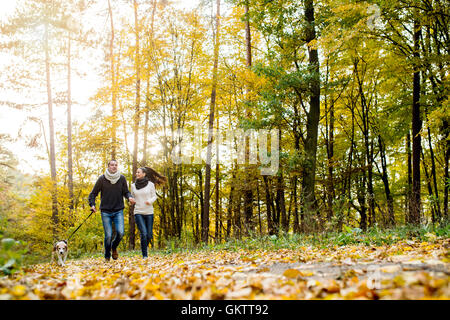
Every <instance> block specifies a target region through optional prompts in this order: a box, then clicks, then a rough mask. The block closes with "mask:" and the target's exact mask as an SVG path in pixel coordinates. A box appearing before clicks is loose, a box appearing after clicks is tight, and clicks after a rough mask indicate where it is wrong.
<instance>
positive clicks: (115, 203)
mask: <svg viewBox="0 0 450 320" xmlns="http://www.w3.org/2000/svg"><path fill="white" fill-rule="evenodd" d="M117 168H118V164H117V161H116V160H111V161H109V163H108V168H107V169H106V171H105V173H104V174H102V175H101V176H100V177H99V178H98V179H97V182H96V183H95V185H94V188H93V189H92V191H91V193H90V194H89V206H90V207H91V209H92V211H94V212H96V211H97V210H96V209H95V198H96V197H97V195H98V193H99V192H100V193H101V194H100V198H101V202H100V212H101V215H102V223H103V230H104V232H105V260H106V261H109V260H110V258H111V250H112V258H113V259H114V260H117V258H118V257H119V255H118V253H117V247H118V246H119V243H120V241H121V240H122V238H123V235H124V221H123V209H124V208H125V205H124V202H123V198H124V197H125V198H127V199H128V201H129V202H130V203H131V204H133V203H135V200H134V198H133V197H132V196H131V193H130V191H129V190H128V185H127V180H126V179H125V177H124V176H123V175H121V174H120V172H119V171H118V170H117ZM113 223H114V225H115V227H116V235H115V237H114V239H113V238H112V224H113Z"/></svg>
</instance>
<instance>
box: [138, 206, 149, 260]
mask: <svg viewBox="0 0 450 320" xmlns="http://www.w3.org/2000/svg"><path fill="white" fill-rule="evenodd" d="M134 218H135V221H136V224H137V227H138V229H139V233H140V236H141V251H142V256H143V257H144V258H146V257H147V255H148V251H147V247H148V243H149V242H150V241H151V240H153V214H136V215H135V216H134Z"/></svg>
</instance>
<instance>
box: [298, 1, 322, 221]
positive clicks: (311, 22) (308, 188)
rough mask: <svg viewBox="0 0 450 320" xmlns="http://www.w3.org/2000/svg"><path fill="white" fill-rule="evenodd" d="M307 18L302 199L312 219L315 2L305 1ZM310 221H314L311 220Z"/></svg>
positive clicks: (317, 101)
mask: <svg viewBox="0 0 450 320" xmlns="http://www.w3.org/2000/svg"><path fill="white" fill-rule="evenodd" d="M305 18H306V22H307V28H306V43H307V44H308V54H309V66H310V68H311V72H312V74H311V82H310V90H311V95H310V103H309V104H310V108H309V112H308V115H307V120H306V141H305V154H306V160H305V167H304V172H305V173H304V177H303V183H302V187H303V188H302V193H303V194H302V198H303V201H304V209H305V214H306V215H307V216H309V217H310V218H312V216H311V215H312V213H313V212H316V203H315V194H314V189H315V174H316V153H317V134H318V126H319V117H320V70H319V56H318V51H317V48H316V46H315V45H310V44H312V41H313V40H316V31H315V19H314V2H313V0H306V1H305ZM308 220H309V221H312V220H311V219H308ZM309 221H308V222H309Z"/></svg>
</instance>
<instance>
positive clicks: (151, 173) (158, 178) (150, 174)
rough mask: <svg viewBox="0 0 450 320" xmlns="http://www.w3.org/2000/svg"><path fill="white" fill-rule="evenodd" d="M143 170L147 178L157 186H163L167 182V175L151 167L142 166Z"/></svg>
mask: <svg viewBox="0 0 450 320" xmlns="http://www.w3.org/2000/svg"><path fill="white" fill-rule="evenodd" d="M141 170H142V171H143V172H144V173H145V176H146V177H147V179H148V180H150V181H151V182H153V183H154V184H155V186H162V185H163V184H165V183H166V182H167V177H165V176H163V175H161V174H159V173H158V172H156V171H155V170H154V169H152V168H150V167H142V168H141Z"/></svg>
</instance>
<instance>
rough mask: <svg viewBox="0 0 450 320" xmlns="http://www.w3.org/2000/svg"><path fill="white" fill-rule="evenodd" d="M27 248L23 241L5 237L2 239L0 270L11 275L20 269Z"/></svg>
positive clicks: (0, 244)
mask: <svg viewBox="0 0 450 320" xmlns="http://www.w3.org/2000/svg"><path fill="white" fill-rule="evenodd" d="M25 252H26V249H25V248H24V247H23V243H22V242H21V241H16V240H14V239H11V238H3V239H1V241H0V272H1V273H3V274H4V275H10V274H13V273H14V272H16V271H17V270H19V268H20V266H21V265H22V262H23V254H24V253H25Z"/></svg>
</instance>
